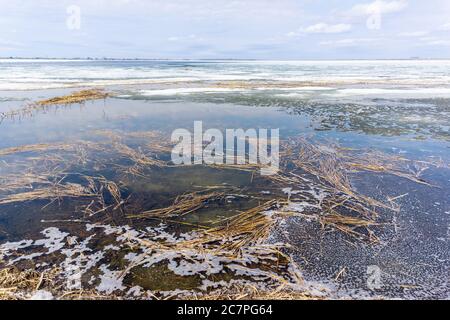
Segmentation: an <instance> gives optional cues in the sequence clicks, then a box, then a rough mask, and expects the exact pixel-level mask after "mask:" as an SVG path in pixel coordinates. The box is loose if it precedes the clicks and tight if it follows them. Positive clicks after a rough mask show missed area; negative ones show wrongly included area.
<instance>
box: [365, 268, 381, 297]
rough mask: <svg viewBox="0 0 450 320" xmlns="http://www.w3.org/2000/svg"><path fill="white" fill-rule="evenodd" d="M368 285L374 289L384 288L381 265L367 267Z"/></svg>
mask: <svg viewBox="0 0 450 320" xmlns="http://www.w3.org/2000/svg"><path fill="white" fill-rule="evenodd" d="M367 287H368V288H369V289H370V290H372V291H375V290H379V289H381V288H382V282H381V269H380V267H379V266H376V265H372V266H368V267H367Z"/></svg>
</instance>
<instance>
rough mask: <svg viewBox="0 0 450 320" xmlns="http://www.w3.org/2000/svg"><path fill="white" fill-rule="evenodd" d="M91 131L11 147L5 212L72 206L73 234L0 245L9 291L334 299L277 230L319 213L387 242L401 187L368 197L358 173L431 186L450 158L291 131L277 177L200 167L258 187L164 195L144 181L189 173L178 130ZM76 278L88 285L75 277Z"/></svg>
mask: <svg viewBox="0 0 450 320" xmlns="http://www.w3.org/2000/svg"><path fill="white" fill-rule="evenodd" d="M90 136H91V140H83V141H76V142H72V143H68V142H62V143H55V144H37V145H24V146H21V147H14V148H8V149H3V150H0V157H1V160H2V161H3V164H4V165H3V167H2V170H4V171H5V174H3V175H2V177H1V178H0V206H2V208H3V209H5V210H6V212H8V210H12V207H11V206H12V205H20V206H22V207H24V208H25V210H36V208H38V207H39V208H40V210H41V212H42V214H43V215H44V214H45V216H46V217H48V216H50V217H51V216H52V214H54V212H55V210H56V211H58V208H60V207H61V206H65V210H69V211H70V212H71V214H70V218H66V219H65V220H62V221H59V222H58V221H57V220H55V221H54V223H55V225H59V226H60V227H62V230H63V231H61V230H60V229H59V228H55V227H52V228H47V229H45V230H44V231H43V232H42V234H43V235H44V236H45V238H44V239H35V240H23V241H20V242H15V243H14V242H8V243H6V244H3V245H0V265H1V266H2V271H1V277H0V278H1V279H0V295H2V297H4V298H10V299H20V298H26V297H30V295H32V294H34V293H35V292H36V291H38V290H40V289H45V290H47V291H48V292H51V295H52V296H54V297H58V298H73V299H76V298H92V299H101V298H108V299H111V298H121V297H133V298H157V299H167V298H177V297H188V298H194V297H196V298H198V299H213V298H218V297H220V298H230V299H243V298H252V299H258V298H270V299H277V298H280V299H303V298H305V299H306V298H322V297H324V296H325V295H326V289H323V295H322V294H318V293H317V292H316V293H314V294H312V293H311V292H310V291H309V289H308V287H307V286H305V284H304V280H303V279H302V275H301V273H300V271H299V268H298V266H297V265H296V263H295V262H294V261H293V259H292V258H291V257H290V255H289V254H288V253H287V251H286V250H285V249H286V247H285V246H284V245H283V244H280V243H273V242H271V240H270V238H271V232H272V230H273V228H274V227H275V226H276V225H279V224H280V223H282V221H284V220H285V219H287V218H289V217H292V216H298V217H307V218H308V219H312V220H313V221H316V222H317V224H318V225H320V226H322V228H323V230H324V231H326V232H332V231H336V232H340V233H342V234H343V235H345V236H346V237H348V241H363V242H364V243H367V244H368V245H373V244H376V243H377V242H379V241H380V239H379V236H378V234H377V233H378V231H379V230H380V229H382V228H389V227H393V224H394V219H393V217H394V216H395V212H398V210H399V206H398V205H397V204H396V202H395V199H396V197H394V196H391V197H389V195H386V196H385V198H384V199H375V198H372V197H369V196H367V195H363V194H360V193H359V192H358V191H357V190H356V189H355V188H354V186H353V184H352V177H353V175H355V174H357V173H358V172H361V171H365V172H371V173H374V174H386V175H395V176H397V177H401V178H404V179H408V180H410V181H413V182H415V183H419V184H427V185H429V183H428V182H427V181H425V180H423V179H422V177H421V176H422V174H423V172H424V171H425V170H426V169H427V168H428V167H432V166H433V167H436V166H441V167H442V166H447V165H446V164H444V163H442V162H441V161H428V162H425V161H412V160H408V159H404V158H400V157H393V156H390V155H386V154H383V153H380V152H374V151H370V150H351V149H345V148H342V147H340V146H338V145H333V144H328V145H324V144H319V143H317V142H315V143H311V142H309V141H307V140H306V139H304V138H301V137H299V138H291V139H289V140H286V141H282V144H281V153H282V159H283V161H282V163H281V168H280V172H279V173H278V174H276V175H273V176H267V177H264V176H259V174H258V172H259V168H258V167H255V166H251V165H248V164H243V165H230V166H226V167H224V166H217V165H211V166H207V165H203V166H201V167H209V170H215V171H218V172H222V171H227V172H228V171H229V170H235V171H236V172H241V171H242V172H243V174H245V177H247V179H248V181H247V183H248V184H250V185H251V187H248V186H243V185H239V184H234V185H233V184H230V183H223V182H222V184H208V182H205V184H204V185H199V186H197V185H190V187H189V189H186V190H185V191H184V192H182V193H179V194H173V193H169V194H164V195H162V196H160V197H158V195H156V196H155V193H154V192H149V191H146V189H145V188H146V187H148V186H151V185H152V184H158V183H160V184H164V183H166V182H167V181H165V180H164V179H166V178H165V174H167V173H169V172H170V171H171V170H183V169H184V168H183V167H182V166H181V167H180V166H175V165H173V164H172V163H171V162H170V160H169V159H170V151H171V147H172V145H171V144H170V143H165V142H164V141H170V139H168V137H165V136H164V135H163V134H162V133H161V132H157V131H151V132H121V131H107V130H102V131H94V132H92V134H91V135H90ZM48 151H51V152H48ZM18 155H20V156H21V157H20V158H17V156H18ZM18 159H19V160H18ZM158 181H159V182H158ZM205 181H207V179H206V177H205ZM155 187H156V186H155ZM267 190H269V191H267ZM223 207H226V210H225V211H226V215H224V212H222V211H220V210H219V209H220V208H223ZM14 210H15V209H14ZM218 210H219V211H218ZM46 212H48V214H46ZM202 216H210V217H211V219H210V220H211V221H209V222H203V220H202V219H201V217H202ZM194 217H197V218H194ZM46 221H47V220H44V219H42V220H41V223H45V222H46ZM49 221H51V220H49ZM58 250H61V251H58ZM55 255H56V256H55ZM52 259H56V260H52ZM2 260H3V262H2ZM55 261H56V262H55ZM55 265H56V266H58V268H56V269H55V268H54V266H55ZM50 266H52V269H50ZM19 270H21V271H19ZM26 270H36V271H26ZM152 270H153V271H152ZM160 273H163V274H167V276H166V278H165V281H163V283H157V284H155V283H152V282H151V278H152V277H153V275H157V274H160ZM50 274H51V276H52V281H51V282H50V281H47V279H48V277H49V275H50ZM75 276H78V278H77V279H79V281H80V283H79V285H78V286H72V285H71V284H70V281H69V280H70V279H73V278H74V277H75ZM171 277H172V278H173V280H171ZM138 279H141V280H138ZM68 281H69V283H68ZM172 281H173V283H172ZM82 288H86V290H87V291H82ZM319 292H320V290H319Z"/></svg>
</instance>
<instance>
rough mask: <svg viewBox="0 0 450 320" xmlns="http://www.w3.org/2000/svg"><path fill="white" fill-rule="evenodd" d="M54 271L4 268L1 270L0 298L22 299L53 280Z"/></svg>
mask: <svg viewBox="0 0 450 320" xmlns="http://www.w3.org/2000/svg"><path fill="white" fill-rule="evenodd" d="M52 278H53V276H52V272H49V273H39V272H36V271H34V270H18V269H17V268H14V267H11V268H4V269H2V270H0V300H20V299H24V298H25V297H26V295H30V294H32V293H33V292H35V291H37V290H39V289H40V287H41V286H42V285H43V283H44V282H46V281H51V280H52Z"/></svg>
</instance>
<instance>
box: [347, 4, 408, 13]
mask: <svg viewBox="0 0 450 320" xmlns="http://www.w3.org/2000/svg"><path fill="white" fill-rule="evenodd" d="M407 6H408V2H407V1H406V0H396V1H384V0H376V1H374V2H370V3H363V4H357V5H355V6H353V7H352V8H351V9H350V11H349V14H350V15H351V16H367V15H372V14H388V13H395V12H399V11H402V10H403V9H405V8H406V7H407Z"/></svg>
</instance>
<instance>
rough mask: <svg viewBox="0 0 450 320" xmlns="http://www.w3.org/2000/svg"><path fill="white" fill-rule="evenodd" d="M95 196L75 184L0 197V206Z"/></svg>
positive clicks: (90, 191)
mask: <svg viewBox="0 0 450 320" xmlns="http://www.w3.org/2000/svg"><path fill="white" fill-rule="evenodd" d="M96 196H97V194H96V193H95V192H93V191H92V190H90V189H89V188H87V187H85V186H82V185H80V184H75V183H66V184H58V185H55V186H52V187H46V188H42V189H38V190H34V191H29V192H22V193H16V194H11V195H7V196H3V197H0V205H3V204H9V203H16V202H25V201H34V200H44V199H50V200H57V199H61V198H82V197H96Z"/></svg>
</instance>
